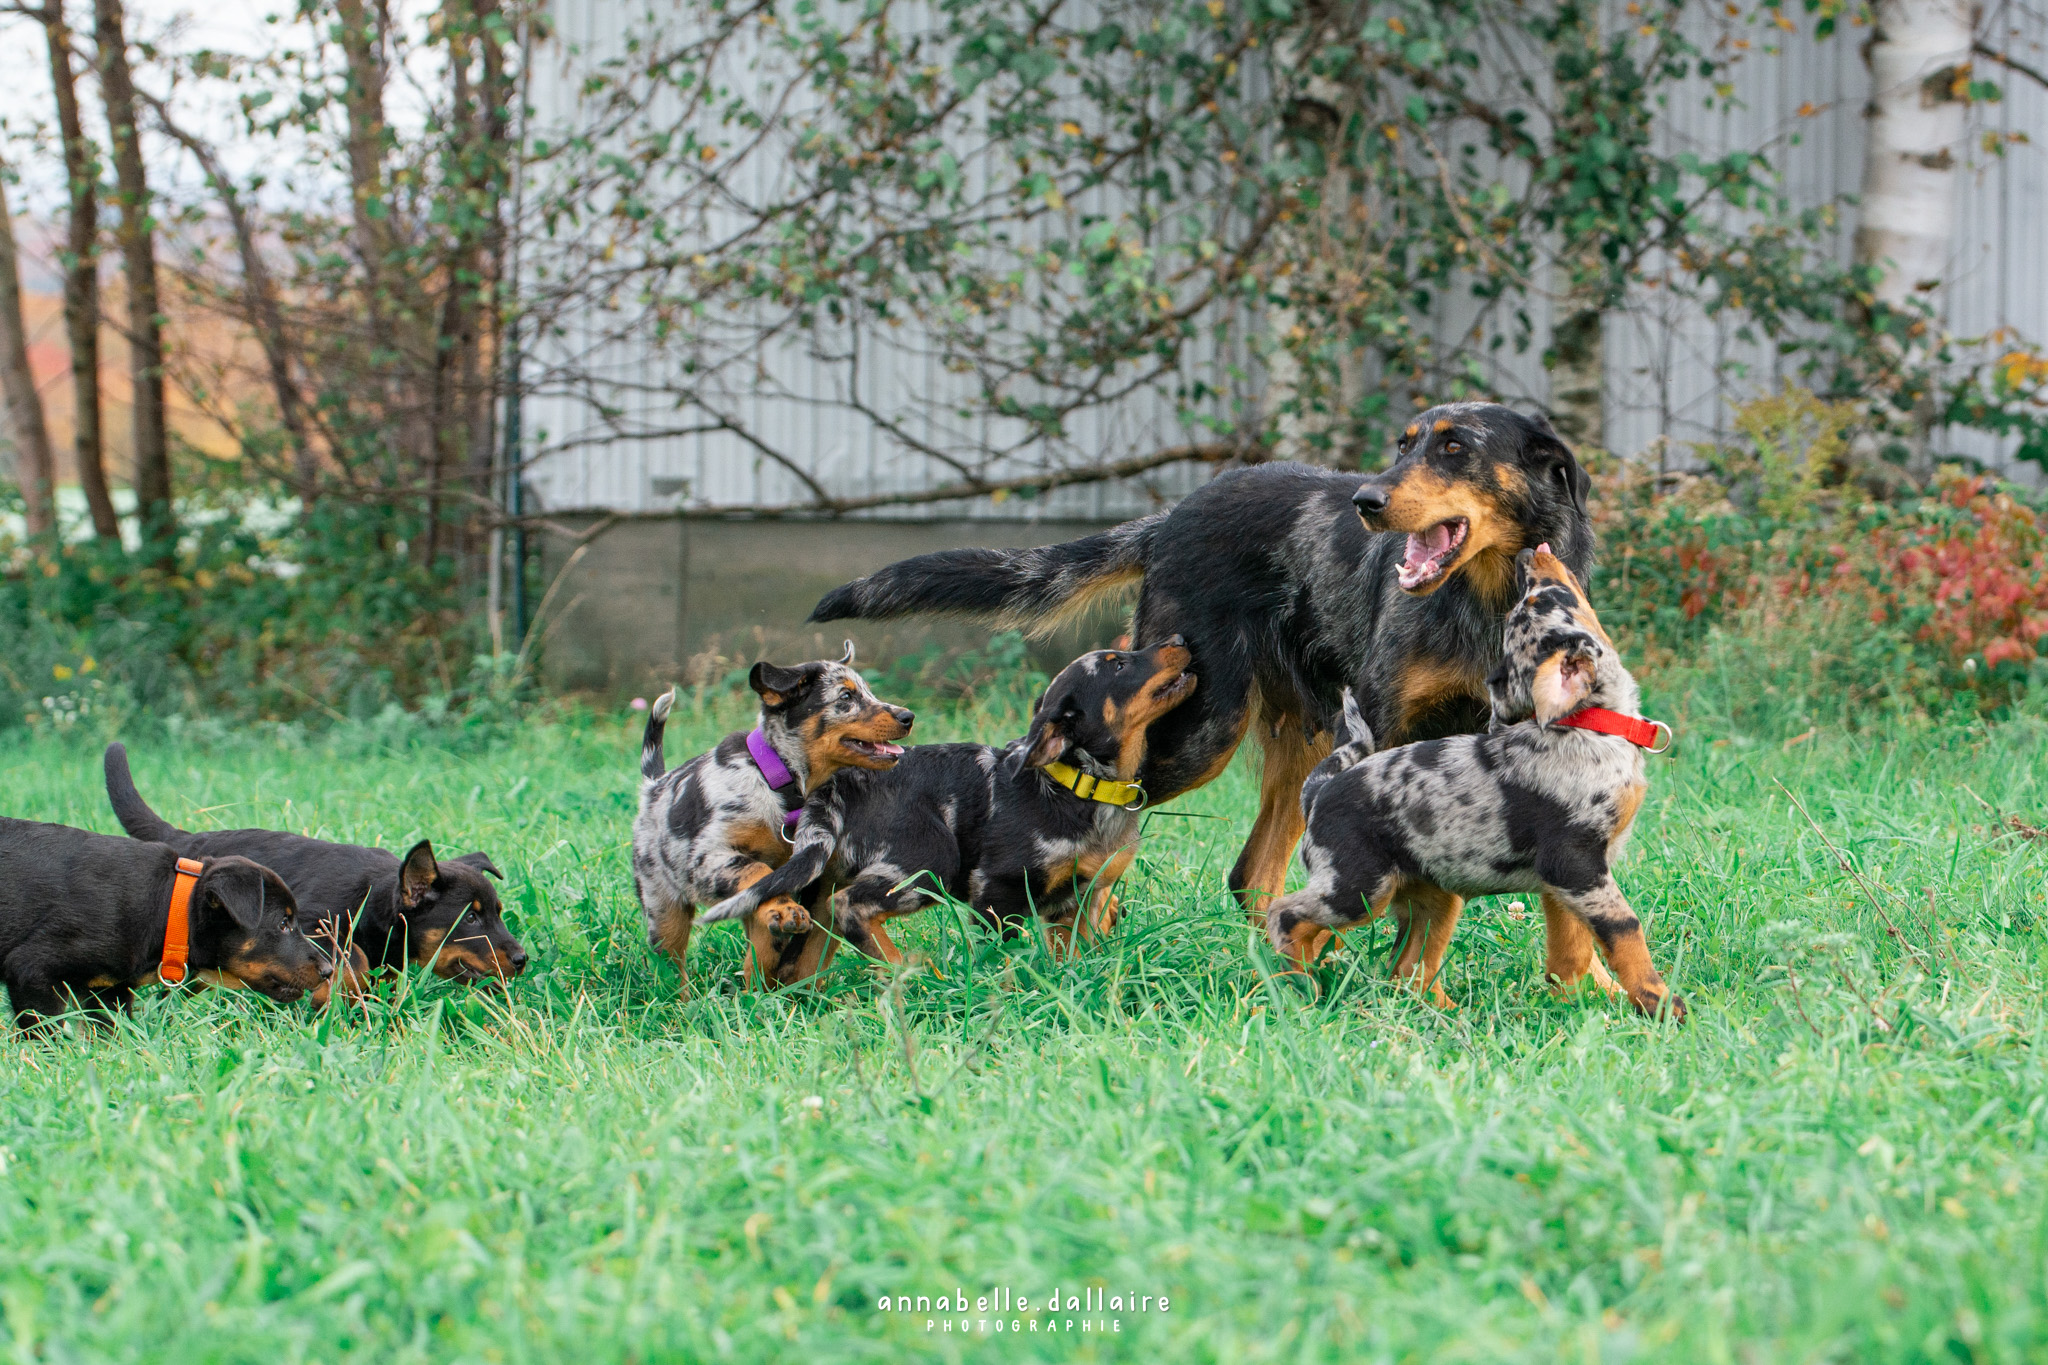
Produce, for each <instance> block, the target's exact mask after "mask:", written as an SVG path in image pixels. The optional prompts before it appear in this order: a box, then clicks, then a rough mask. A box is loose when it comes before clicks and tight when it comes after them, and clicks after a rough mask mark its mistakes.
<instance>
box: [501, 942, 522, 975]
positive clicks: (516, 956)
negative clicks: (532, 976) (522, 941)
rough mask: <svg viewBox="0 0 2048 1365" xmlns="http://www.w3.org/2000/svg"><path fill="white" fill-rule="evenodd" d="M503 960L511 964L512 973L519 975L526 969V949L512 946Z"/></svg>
mask: <svg viewBox="0 0 2048 1365" xmlns="http://www.w3.org/2000/svg"><path fill="white" fill-rule="evenodd" d="M505 960H506V961H507V962H509V963H511V964H512V975H514V976H517V975H519V974H520V973H521V972H523V971H525V970H526V949H524V948H514V949H513V950H512V951H511V952H509V953H507V954H506V955H505Z"/></svg>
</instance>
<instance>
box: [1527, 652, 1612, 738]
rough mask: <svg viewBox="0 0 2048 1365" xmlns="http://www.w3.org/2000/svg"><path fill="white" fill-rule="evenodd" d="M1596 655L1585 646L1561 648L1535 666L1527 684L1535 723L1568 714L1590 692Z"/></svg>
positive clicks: (1582, 702)
mask: <svg viewBox="0 0 2048 1365" xmlns="http://www.w3.org/2000/svg"><path fill="white" fill-rule="evenodd" d="M1596 657H1597V656H1596V654H1595V652H1594V651H1593V650H1591V649H1588V648H1586V647H1584V646H1574V647H1573V648H1570V649H1561V650H1559V651H1558V652H1557V653H1555V654H1553V655H1551V656H1550V657H1549V658H1547V659H1545V660H1544V661H1543V662H1542V663H1540V664H1538V665H1536V677H1535V679H1534V680H1533V681H1531V683H1530V684H1529V698H1530V701H1531V702H1532V703H1533V704H1534V706H1535V708H1536V723H1537V724H1538V725H1548V724H1550V723H1551V722H1552V721H1554V720H1556V719H1557V718H1558V717H1560V716H1567V715H1570V714H1571V713H1572V712H1573V711H1575V710H1577V709H1578V708H1579V707H1580V706H1582V705H1583V704H1584V703H1585V700H1586V698H1587V697H1590V696H1591V695H1593V670H1594V668H1595V659H1596Z"/></svg>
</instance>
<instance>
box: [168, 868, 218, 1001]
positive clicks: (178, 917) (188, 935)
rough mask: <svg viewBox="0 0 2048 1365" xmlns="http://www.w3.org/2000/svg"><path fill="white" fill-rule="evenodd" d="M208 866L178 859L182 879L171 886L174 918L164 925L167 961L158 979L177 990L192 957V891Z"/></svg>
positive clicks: (172, 915) (178, 877)
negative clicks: (176, 986) (187, 963)
mask: <svg viewBox="0 0 2048 1365" xmlns="http://www.w3.org/2000/svg"><path fill="white" fill-rule="evenodd" d="M204 871H206V865H205V864H204V863H201V862H200V861H199V860H197V859H196V858H180V859H178V875H177V877H176V878H175V879H174V880H173V881H172V882H171V914H170V918H169V919H168V920H167V921H165V923H164V957H163V961H162V962H160V963H158V964H157V969H156V974H157V979H158V980H160V981H162V982H164V983H165V984H166V985H170V986H175V985H177V984H178V983H179V982H180V981H183V980H184V979H185V962H186V960H187V959H188V958H189V957H191V955H192V888H193V887H195V886H197V885H199V874H200V873H202V872H204Z"/></svg>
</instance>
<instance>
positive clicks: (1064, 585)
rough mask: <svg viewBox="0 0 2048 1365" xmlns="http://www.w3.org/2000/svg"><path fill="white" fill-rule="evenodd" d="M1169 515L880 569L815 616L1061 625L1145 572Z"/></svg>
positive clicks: (1040, 628) (828, 597) (1035, 628)
mask: <svg viewBox="0 0 2048 1365" xmlns="http://www.w3.org/2000/svg"><path fill="white" fill-rule="evenodd" d="M1166 517H1167V514H1166V513H1165V512H1158V513H1154V514H1153V515H1152V516H1149V517H1140V518H1139V519H1138V520H1136V521H1127V522H1125V523H1124V524H1123V525H1121V526H1112V527H1111V528H1110V529H1109V530H1107V531H1103V532H1100V533H1098V534H1096V535H1092V536H1082V537H1081V538H1080V539H1079V540H1070V541H1067V542H1066V543H1065V544H1062V545H1038V546H1033V547H1031V548H1030V549H1024V550H986V549H972V550H941V551H939V552H937V553H936V554H928V555H918V556H916V557H915V558H912V559H905V560H900V561H898V562H897V563H894V564H891V565H889V566H887V567H886V568H882V569H877V570H876V571H875V572H873V573H871V574H869V575H868V576H867V577H866V578H857V579H855V580H854V581H853V582H851V583H848V584H846V585H845V586H843V587H838V588H834V589H833V590H832V591H831V592H829V593H826V594H825V596H824V597H823V598H822V599H821V600H820V601H819V603H818V605H817V606H816V607H814V608H813V609H812V611H811V620H813V621H840V620H845V619H848V618H852V617H858V618H861V619H864V620H870V621H872V620H879V619H881V618H883V617H889V616H908V615H910V614H912V613H914V612H927V611H936V612H950V613H953V614H955V615H958V616H968V617H972V618H974V619H976V620H980V621H987V622H990V623H991V624H994V625H999V626H1006V627H1012V628H1016V629H1022V630H1026V631H1029V632H1030V633H1032V634H1034V635H1040V634H1044V633H1046V632H1048V631H1051V630H1053V629H1054V628H1056V627H1057V626H1059V625H1060V624H1062V623H1063V622H1065V621H1067V620H1070V619H1072V618H1073V617H1074V616H1076V615H1077V614H1079V613H1080V612H1083V611H1085V610H1087V608H1088V607H1089V606H1090V605H1092V604H1093V603H1095V602H1098V601H1100V600H1101V599H1103V598H1104V597H1106V596H1109V595H1111V594H1114V593H1116V592H1118V591H1120V590H1122V589H1125V588H1129V587H1132V586H1134V585H1136V583H1137V582H1138V580H1139V579H1141V578H1143V577H1144V576H1145V559H1146V556H1147V554H1148V553H1149V552H1150V550H1151V546H1152V536H1153V533H1154V532H1155V531H1157V530H1158V528H1159V525H1160V523H1161V522H1163V521H1165V520H1166Z"/></svg>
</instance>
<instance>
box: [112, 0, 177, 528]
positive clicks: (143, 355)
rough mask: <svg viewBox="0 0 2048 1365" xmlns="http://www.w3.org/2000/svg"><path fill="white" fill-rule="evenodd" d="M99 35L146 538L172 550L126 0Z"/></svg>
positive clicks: (157, 326)
mask: <svg viewBox="0 0 2048 1365" xmlns="http://www.w3.org/2000/svg"><path fill="white" fill-rule="evenodd" d="M93 41H94V43H95V44H96V45H97V46H98V48H99V53H100V93H101V95H102V97H103V98H104V99H105V100H106V105H107V124H108V127H109V128H110V130H111V131H112V134H113V148H114V183H115V185H116V187H117V189H118V196H117V197H118V199H119V202H120V208H121V224H120V227H119V228H118V229H117V232H116V235H117V236H118V238H119V240H120V243H121V261H122V268H123V271H124V273H125V274H126V276H127V280H128V356H129V362H128V373H129V376H130V379H131V382H132V384H133V387H134V391H135V393H134V414H135V426H134V432H135V502H136V508H137V510H138V511H139V512H140V513H141V519H142V543H143V545H144V547H145V548H146V550H147V551H153V553H154V554H155V556H156V557H158V558H160V559H161V558H165V557H168V556H169V554H170V552H171V542H172V540H173V538H174V537H175V536H176V534H177V522H176V520H175V519H174V518H173V516H172V514H171V449H170V435H169V433H168V432H167V431H166V430H165V426H164V342H163V313H162V310H161V309H160V308H159V306H158V302H157V288H156V240H155V222H154V220H153V219H152V218H151V216H150V199H149V180H148V177H147V176H146V175H145V174H144V171H143V166H142V136H141V127H140V125H139V124H138V122H137V121H136V116H135V81H134V77H133V75H132V73H131V72H130V71H129V68H128V24H127V16H126V14H124V13H123V11H122V8H121V0H94V25H93Z"/></svg>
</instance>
